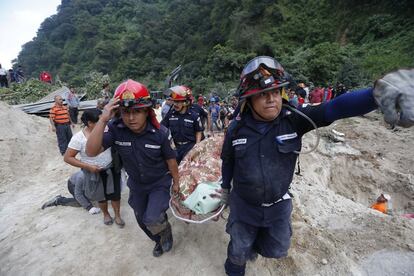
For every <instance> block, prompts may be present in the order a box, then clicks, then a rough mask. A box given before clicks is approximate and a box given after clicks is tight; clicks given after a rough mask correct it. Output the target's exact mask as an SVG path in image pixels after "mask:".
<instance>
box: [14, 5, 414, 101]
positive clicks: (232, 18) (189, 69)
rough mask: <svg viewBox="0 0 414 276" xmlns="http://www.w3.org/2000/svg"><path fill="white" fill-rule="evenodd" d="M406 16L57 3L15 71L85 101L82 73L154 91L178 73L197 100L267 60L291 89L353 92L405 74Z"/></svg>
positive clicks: (412, 41)
mask: <svg viewBox="0 0 414 276" xmlns="http://www.w3.org/2000/svg"><path fill="white" fill-rule="evenodd" d="M413 15H414V2H413V1H410V0H401V1H391V0H388V1H386V0H371V1H370V0H359V1H356V0H348V1H345V0H343V1H340V0H323V1H320V0H307V1H305V0H297V1H289V0H278V1H270V0H261V1H257V0H237V1H236V0H226V1H223V0H197V1H194V0H174V1H169V0H62V4H61V5H60V6H59V9H58V13H57V14H56V15H54V16H51V17H49V18H47V19H46V20H45V21H44V22H43V23H42V25H41V27H40V28H39V30H38V34H37V37H36V38H35V39H34V40H33V41H30V42H28V43H26V44H25V45H24V47H23V50H22V51H21V53H20V54H19V56H18V63H19V64H21V65H22V66H23V68H24V70H25V72H26V73H28V74H30V75H31V76H32V77H37V76H38V75H39V73H40V71H43V70H47V71H50V72H52V74H53V75H54V76H59V78H60V79H61V80H63V81H65V82H68V83H71V84H74V85H76V86H82V87H85V86H88V85H89V87H88V88H87V89H86V90H87V91H88V93H92V90H93V89H95V90H94V91H95V92H93V93H96V89H97V88H93V89H92V90H91V88H90V84H88V78H90V76H91V73H90V72H99V73H96V74H101V76H103V75H104V74H108V75H109V76H110V78H111V81H112V86H115V85H116V83H119V82H120V81H122V80H124V79H126V78H133V79H136V80H139V81H141V82H143V83H145V84H146V85H148V86H149V88H150V89H153V90H160V89H163V88H164V86H165V83H164V80H165V78H166V76H167V75H168V73H169V72H170V71H171V70H172V69H173V68H175V67H176V66H177V65H179V64H182V67H183V69H182V73H181V75H180V79H179V81H180V82H181V83H183V84H187V85H189V86H191V87H193V90H194V92H195V93H196V94H197V93H206V92H209V91H211V90H217V91H224V90H229V89H232V88H233V89H234V88H235V87H236V86H237V79H238V76H239V74H240V71H241V68H242V67H243V65H244V64H245V63H246V62H247V61H248V60H249V59H250V58H252V57H254V56H256V55H271V56H274V57H276V58H277V59H278V60H279V61H280V62H281V63H282V64H283V65H284V67H285V69H287V70H288V71H289V72H290V73H291V74H292V75H293V77H294V78H295V79H296V80H301V81H306V82H308V81H312V82H313V83H314V84H323V85H327V84H334V83H336V82H338V81H342V82H344V83H345V84H346V85H347V86H350V87H357V86H362V85H367V84H370V83H372V81H373V80H374V79H375V78H377V77H379V76H381V75H382V74H384V73H385V72H388V71H390V70H393V69H395V68H398V67H412V66H414V59H413V58H412V57H413V56H414V47H413V45H414V16H413ZM88 76H89V77H88ZM98 86H99V85H98ZM93 93H92V95H94V94H93Z"/></svg>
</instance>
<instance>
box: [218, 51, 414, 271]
mask: <svg viewBox="0 0 414 276" xmlns="http://www.w3.org/2000/svg"><path fill="white" fill-rule="evenodd" d="M413 83H414V70H400V71H396V72H393V73H390V74H388V75H386V76H385V77H384V78H382V79H380V80H378V81H377V82H376V83H375V87H374V89H373V88H367V89H360V90H357V91H354V92H353V93H348V94H345V95H343V96H341V97H339V98H336V99H334V100H332V101H329V102H326V103H322V104H320V105H317V106H311V105H307V106H306V107H303V108H300V111H301V112H303V113H304V114H305V115H306V116H308V117H309V118H310V119H311V120H312V121H313V122H314V123H315V125H316V126H317V127H323V126H327V125H329V124H331V123H332V122H334V121H336V120H338V119H341V118H347V117H352V116H357V115H361V114H365V113H367V112H370V111H372V110H374V109H376V108H377V107H378V106H380V108H381V109H382V110H383V111H384V113H385V120H386V121H387V122H390V123H395V124H398V125H401V126H407V127H408V126H412V125H413V124H414V104H413V103H414V85H413ZM288 84H289V82H288V81H287V79H286V72H285V70H284V69H283V67H282V66H281V65H280V64H279V63H278V62H277V61H276V60H275V59H273V58H271V57H267V56H260V57H256V58H254V59H253V60H251V61H250V62H248V63H247V65H246V66H245V67H244V69H243V71H242V73H241V77H240V84H239V87H238V95H239V100H240V112H239V115H238V116H237V117H236V119H235V120H233V121H232V122H231V123H230V125H229V128H228V130H227V133H226V136H225V139H224V143H223V148H222V153H221V159H222V161H223V162H222V180H223V181H222V185H221V187H222V189H220V190H218V191H217V192H218V193H219V195H217V196H221V199H222V202H223V204H228V205H229V207H230V213H229V218H228V222H227V227H226V231H227V233H228V234H229V235H230V242H229V244H228V250H227V259H226V261H225V264H224V267H225V271H226V273H227V274H228V275H244V274H245V267H246V262H247V261H248V260H254V259H255V258H256V257H257V255H258V254H260V255H261V256H263V257H267V258H281V257H285V256H287V254H288V249H289V247H290V239H291V235H292V227H291V212H292V199H291V194H290V193H289V188H290V185H291V182H292V178H293V173H294V169H295V164H296V160H297V158H298V154H299V153H300V150H301V147H302V136H303V135H304V134H305V133H307V132H309V131H311V130H312V129H314V126H313V125H312V123H310V122H309V121H308V119H306V118H305V117H304V116H302V115H301V114H299V113H298V112H297V111H298V110H297V109H295V108H293V107H291V106H289V105H288V104H287V101H286V100H284V99H282V96H281V94H282V92H283V90H284V89H285V87H286V86H287V85H288ZM401 98H403V99H404V101H400V99H401ZM397 110H399V111H400V113H397V112H396V111H397Z"/></svg>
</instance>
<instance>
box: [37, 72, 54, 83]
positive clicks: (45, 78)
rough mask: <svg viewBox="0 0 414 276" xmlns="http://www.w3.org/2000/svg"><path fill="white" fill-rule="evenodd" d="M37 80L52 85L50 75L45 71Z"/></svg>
mask: <svg viewBox="0 0 414 276" xmlns="http://www.w3.org/2000/svg"><path fill="white" fill-rule="evenodd" d="M39 79H40V80H41V81H43V82H47V83H52V75H51V74H50V73H49V72H46V71H43V72H42V73H40V76H39Z"/></svg>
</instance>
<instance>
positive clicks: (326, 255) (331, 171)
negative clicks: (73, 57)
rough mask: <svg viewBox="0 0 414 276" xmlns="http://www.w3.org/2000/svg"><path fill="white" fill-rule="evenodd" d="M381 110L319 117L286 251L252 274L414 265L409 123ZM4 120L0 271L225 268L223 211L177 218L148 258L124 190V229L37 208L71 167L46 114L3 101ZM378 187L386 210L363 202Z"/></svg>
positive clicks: (298, 183) (395, 270)
mask: <svg viewBox="0 0 414 276" xmlns="http://www.w3.org/2000/svg"><path fill="white" fill-rule="evenodd" d="M380 118H381V116H380V114H378V113H375V112H373V113H371V114H369V115H367V116H365V117H358V118H352V119H346V120H342V121H339V122H337V123H335V124H333V125H332V126H330V127H327V128H324V129H321V136H322V139H321V143H320V145H319V147H318V149H317V151H315V152H313V153H311V154H308V155H302V156H301V157H300V165H301V174H302V175H301V176H298V175H296V176H295V178H294V183H293V184H292V192H293V194H294V196H295V198H294V212H293V223H292V224H293V238H292V246H291V249H290V251H289V256H288V257H287V258H284V259H281V260H269V259H264V258H261V257H259V258H258V260H257V261H256V262H254V263H248V267H247V275H414V220H410V219H406V218H403V217H401V214H404V213H414V177H413V175H414V166H413V163H414V153H413V149H414V129H395V130H390V129H388V128H386V127H385V125H384V124H383V123H382V121H381V119H380ZM0 121H1V122H2V123H1V124H0V151H1V153H2V154H1V155H0V275H13V276H14V275H56V274H60V275H68V274H70V275H102V274H104V275H169V276H171V275H177V276H178V275H180V276H181V275H224V270H223V263H224V260H225V257H226V246H227V242H228V235H227V234H225V231H224V229H225V221H223V220H220V221H219V222H212V223H207V224H204V225H188V224H185V223H182V222H179V221H177V220H176V219H174V218H172V219H171V221H172V225H173V234H174V241H175V243H174V247H173V250H172V251H171V252H170V253H167V254H164V255H163V256H162V257H160V258H154V257H152V254H151V251H152V248H153V243H152V242H151V241H150V240H149V239H148V238H146V236H145V234H144V233H143V232H142V231H141V230H140V229H139V228H138V226H137V223H136V221H135V218H134V216H133V212H132V209H131V208H130V207H129V206H128V204H127V198H128V191H127V190H125V191H123V194H122V196H123V198H122V207H121V212H122V215H123V217H124V220H125V221H126V227H125V228H124V229H119V228H117V226H116V225H112V226H109V227H108V226H105V225H104V224H103V222H102V215H90V214H88V213H87V212H86V211H85V210H82V209H81V208H73V207H62V206H59V207H51V208H47V209H45V210H41V209H40V206H41V205H42V203H43V202H44V201H46V200H48V199H49V198H51V197H53V196H55V195H57V194H62V195H66V196H67V195H68V194H69V193H68V192H67V190H66V180H67V178H68V177H69V176H70V174H71V173H73V172H74V171H76V169H74V168H72V167H70V166H69V165H67V164H65V163H64V162H63V160H62V157H61V156H60V155H59V151H58V148H57V145H56V136H55V134H54V133H53V132H51V131H50V129H49V122H48V120H47V119H44V118H39V117H35V116H29V115H26V114H25V113H23V112H20V111H17V110H14V109H12V108H11V107H9V106H7V105H6V104H4V103H0ZM332 129H335V130H336V131H339V132H341V133H344V134H345V136H344V137H339V138H338V136H337V135H335V134H333V132H332ZM341 138H343V139H344V141H342V142H340V141H339V142H338V140H342V139H341ZM313 141H315V133H314V132H312V133H310V134H307V135H306V136H305V138H304V144H305V148H309V144H310V143H312V142H313ZM381 192H386V193H389V194H390V195H391V196H392V204H393V206H392V207H393V215H392V216H389V215H383V214H381V213H379V212H377V211H374V210H371V209H369V208H368V206H370V204H372V202H374V201H375V199H376V197H377V196H378V195H379V194H380V193H381ZM111 211H112V210H111ZM170 217H171V215H170Z"/></svg>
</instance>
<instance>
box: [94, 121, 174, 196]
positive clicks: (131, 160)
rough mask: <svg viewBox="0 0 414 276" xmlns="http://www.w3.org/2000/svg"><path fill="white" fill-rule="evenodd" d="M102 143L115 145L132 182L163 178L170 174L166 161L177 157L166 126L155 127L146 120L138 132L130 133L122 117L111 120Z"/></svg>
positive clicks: (105, 145) (144, 182) (110, 145)
mask: <svg viewBox="0 0 414 276" xmlns="http://www.w3.org/2000/svg"><path fill="white" fill-rule="evenodd" d="M102 146H103V147H104V148H105V149H107V148H109V147H115V149H116V150H117V151H118V152H119V155H120V156H121V158H122V162H123V165H124V168H125V170H126V172H127V173H128V176H129V177H130V179H131V180H132V182H133V183H134V185H141V184H142V185H148V184H154V183H156V182H157V181H159V180H161V179H163V177H164V176H165V175H166V174H168V173H169V170H168V166H167V162H166V160H168V159H175V158H176V153H175V151H174V150H173V149H172V148H171V136H170V134H169V131H168V129H167V128H165V127H164V126H162V125H161V127H160V129H156V128H155V127H154V126H153V125H152V124H151V123H150V122H148V121H147V126H146V128H145V129H144V130H143V132H141V133H134V132H132V131H131V130H130V129H129V128H128V127H127V126H125V124H124V123H123V122H122V119H116V120H113V121H110V122H109V123H108V129H107V130H106V131H105V132H104V136H103V142H102ZM129 183H130V181H128V184H129ZM130 188H131V189H134V187H130Z"/></svg>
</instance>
